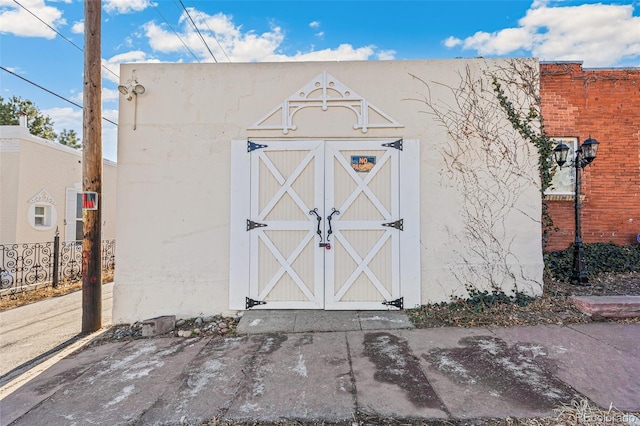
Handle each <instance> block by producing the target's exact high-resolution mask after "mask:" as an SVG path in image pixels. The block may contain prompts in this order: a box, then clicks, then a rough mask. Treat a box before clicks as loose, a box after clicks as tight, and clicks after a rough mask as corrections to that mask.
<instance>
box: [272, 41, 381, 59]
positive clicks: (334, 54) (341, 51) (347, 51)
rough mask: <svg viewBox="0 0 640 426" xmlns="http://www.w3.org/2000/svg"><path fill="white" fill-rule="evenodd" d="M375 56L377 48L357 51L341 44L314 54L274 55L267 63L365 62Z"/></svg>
mask: <svg viewBox="0 0 640 426" xmlns="http://www.w3.org/2000/svg"><path fill="white" fill-rule="evenodd" d="M374 54H375V46H365V47H359V48H357V49H355V48H354V47H353V46H351V45H350V44H341V45H340V46H338V48H337V49H324V50H318V51H313V52H307V53H302V52H298V53H296V54H295V55H293V56H287V55H272V56H270V57H268V58H267V59H266V60H267V61H273V62H288V61H364V60H367V59H369V58H371V57H372V56H373V55H374Z"/></svg>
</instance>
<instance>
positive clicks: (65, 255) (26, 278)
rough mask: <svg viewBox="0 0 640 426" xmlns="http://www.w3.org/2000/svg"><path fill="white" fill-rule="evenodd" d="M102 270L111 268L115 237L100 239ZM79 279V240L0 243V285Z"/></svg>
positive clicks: (80, 257)
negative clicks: (112, 238)
mask: <svg viewBox="0 0 640 426" xmlns="http://www.w3.org/2000/svg"><path fill="white" fill-rule="evenodd" d="M101 248H102V250H101V254H102V273H103V274H104V273H105V272H112V271H113V270H114V269H115V266H116V262H115V258H116V256H115V255H116V240H104V241H102V247H101ZM81 279H82V241H63V242H61V241H60V237H58V236H56V237H55V238H54V240H53V241H49V242H45V243H21V244H0V289H1V290H6V289H15V290H17V289H19V288H21V287H25V286H29V285H33V284H40V283H49V282H50V283H51V285H52V286H54V287H57V286H58V284H59V283H60V282H61V281H79V280H81Z"/></svg>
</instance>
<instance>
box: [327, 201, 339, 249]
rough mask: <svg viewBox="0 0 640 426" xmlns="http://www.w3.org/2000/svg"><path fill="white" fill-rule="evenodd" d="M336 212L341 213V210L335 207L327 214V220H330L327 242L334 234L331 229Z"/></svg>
mask: <svg viewBox="0 0 640 426" xmlns="http://www.w3.org/2000/svg"><path fill="white" fill-rule="evenodd" d="M334 214H337V215H340V211H338V210H336V208H335V207H334V208H332V209H331V214H330V215H329V216H327V222H329V230H328V231H327V243H328V242H329V237H331V234H333V231H332V230H331V218H332V217H333V215H334Z"/></svg>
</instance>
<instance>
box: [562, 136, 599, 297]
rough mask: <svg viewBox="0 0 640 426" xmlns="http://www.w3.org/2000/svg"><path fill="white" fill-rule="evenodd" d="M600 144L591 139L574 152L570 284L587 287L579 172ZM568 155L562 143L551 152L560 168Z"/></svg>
mask: <svg viewBox="0 0 640 426" xmlns="http://www.w3.org/2000/svg"><path fill="white" fill-rule="evenodd" d="M599 144H600V143H599V142H598V141H597V140H595V139H593V138H591V136H589V138H588V139H587V140H586V141H584V142H583V144H582V145H581V146H579V147H578V149H577V150H576V158H575V160H574V166H575V170H576V185H575V198H574V206H575V212H574V213H575V225H576V232H575V240H574V243H573V272H572V274H571V283H572V284H578V285H589V277H588V276H587V268H586V267H585V261H584V245H583V243H582V228H581V227H580V208H581V207H582V202H581V201H580V186H581V182H580V171H581V169H584V168H585V167H586V166H587V165H589V164H591V162H592V161H593V160H595V158H596V155H597V153H598V145H599ZM568 154H569V147H568V146H567V145H565V144H564V143H562V142H561V143H559V144H558V146H556V148H555V149H554V150H553V156H554V158H555V160H556V163H558V166H560V167H562V165H563V164H565V163H566V162H567V156H568Z"/></svg>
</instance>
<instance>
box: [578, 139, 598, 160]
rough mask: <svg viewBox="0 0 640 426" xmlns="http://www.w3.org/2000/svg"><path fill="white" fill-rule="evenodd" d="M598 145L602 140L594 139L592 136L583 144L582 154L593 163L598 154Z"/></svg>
mask: <svg viewBox="0 0 640 426" xmlns="http://www.w3.org/2000/svg"><path fill="white" fill-rule="evenodd" d="M598 145H600V142H598V141H597V140H595V139H593V138H592V137H591V136H589V138H588V139H587V140H586V141H584V143H583V144H582V155H583V156H584V160H585V161H586V162H587V163H591V162H592V161H593V160H595V158H596V155H597V154H598Z"/></svg>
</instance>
